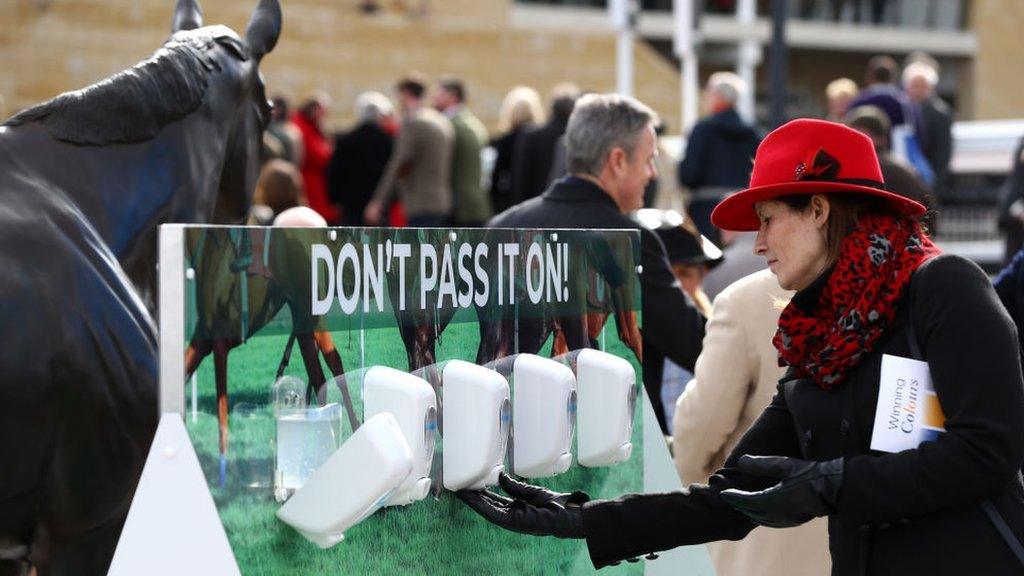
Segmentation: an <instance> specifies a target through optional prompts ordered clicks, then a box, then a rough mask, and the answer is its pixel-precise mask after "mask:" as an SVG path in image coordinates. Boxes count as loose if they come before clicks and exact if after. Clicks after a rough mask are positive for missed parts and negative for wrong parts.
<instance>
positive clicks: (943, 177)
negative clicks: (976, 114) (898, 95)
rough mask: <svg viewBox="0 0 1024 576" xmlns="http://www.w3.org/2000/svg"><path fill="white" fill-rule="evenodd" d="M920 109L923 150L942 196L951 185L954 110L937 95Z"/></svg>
mask: <svg viewBox="0 0 1024 576" xmlns="http://www.w3.org/2000/svg"><path fill="white" fill-rule="evenodd" d="M920 109H921V124H922V125H923V126H924V134H922V135H921V139H920V140H921V148H922V150H921V151H922V152H924V156H925V158H927V159H928V164H929V165H931V167H932V170H933V171H934V172H935V185H934V186H933V188H934V190H935V193H936V195H938V196H939V197H940V198H941V197H942V196H943V195H944V194H945V192H946V187H947V186H948V185H949V160H950V158H952V157H953V112H952V111H951V110H950V109H949V104H946V103H945V102H943V101H942V100H940V99H939V98H935V97H933V98H929V99H928V100H925V101H924V102H921V106H920ZM887 183H888V182H887Z"/></svg>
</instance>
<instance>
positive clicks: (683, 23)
mask: <svg viewBox="0 0 1024 576" xmlns="http://www.w3.org/2000/svg"><path fill="white" fill-rule="evenodd" d="M672 10H673V16H674V18H673V19H674V22H675V30H674V34H673V37H672V38H673V50H674V52H675V54H676V56H678V57H679V60H680V71H679V84H680V87H681V91H682V94H681V96H682V114H681V115H680V119H681V121H682V124H683V125H682V126H680V127H679V132H680V134H686V132H687V131H688V130H689V129H690V128H691V127H693V125H694V124H696V123H697V113H698V108H699V106H700V105H699V103H698V94H699V92H700V88H699V84H700V79H699V78H698V77H697V76H698V70H699V67H698V65H697V64H698V62H697V50H696V44H697V41H696V34H695V33H694V29H693V0H674V1H673V3H672Z"/></svg>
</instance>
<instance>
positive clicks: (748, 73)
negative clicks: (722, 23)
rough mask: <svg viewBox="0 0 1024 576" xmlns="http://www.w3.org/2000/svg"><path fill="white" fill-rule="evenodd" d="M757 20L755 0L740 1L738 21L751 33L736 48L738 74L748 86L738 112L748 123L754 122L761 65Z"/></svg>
mask: <svg viewBox="0 0 1024 576" xmlns="http://www.w3.org/2000/svg"><path fill="white" fill-rule="evenodd" d="M756 20H757V6H756V1H755V0H739V2H737V3H736V21H737V23H738V24H740V25H741V26H743V27H746V28H747V29H748V30H751V33H749V34H746V35H745V37H744V40H743V41H741V42H740V43H739V45H738V46H737V47H736V74H737V75H738V76H739V77H740V78H742V79H743V81H744V82H746V84H747V91H746V93H745V94H743V95H741V97H740V101H739V102H738V103H737V106H736V108H737V111H738V112H739V114H740V116H741V117H742V118H743V119H744V120H746V121H747V122H753V121H754V100H755V98H754V95H755V93H756V87H757V66H758V64H760V63H761V44H760V43H759V42H758V41H757V40H756V39H755V38H754V35H753V27H754V25H755V24H756Z"/></svg>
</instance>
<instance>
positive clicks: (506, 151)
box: [491, 127, 526, 214]
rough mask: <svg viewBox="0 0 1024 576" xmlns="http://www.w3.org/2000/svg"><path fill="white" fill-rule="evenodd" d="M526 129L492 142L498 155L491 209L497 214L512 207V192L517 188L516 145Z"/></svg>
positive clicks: (494, 171) (492, 177)
mask: <svg viewBox="0 0 1024 576" xmlns="http://www.w3.org/2000/svg"><path fill="white" fill-rule="evenodd" d="M525 133H526V128H522V127H520V128H515V129H512V130H509V131H508V133H507V134H505V135H504V136H502V137H500V138H496V139H495V140H493V141H492V142H491V146H493V147H494V151H495V152H496V153H497V155H496V156H495V158H494V170H493V171H492V172H491V207H492V208H494V213H495V214H500V213H501V212H504V211H505V210H507V209H508V207H509V206H511V205H512V190H513V188H514V187H515V170H514V168H513V162H514V157H515V152H516V144H517V143H518V142H519V141H520V140H522V136H523V135H524V134H525Z"/></svg>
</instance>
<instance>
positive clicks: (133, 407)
mask: <svg viewBox="0 0 1024 576" xmlns="http://www.w3.org/2000/svg"><path fill="white" fill-rule="evenodd" d="M172 22H173V25H172V36H171V37H170V39H168V40H167V42H165V43H164V44H163V46H161V47H160V48H159V49H158V50H157V51H156V52H155V53H154V54H153V56H151V57H150V58H148V59H146V60H144V61H142V62H141V63H139V64H137V65H136V66H134V67H132V68H130V69H128V70H125V71H123V72H121V73H118V74H115V75H114V76H112V77H110V78H108V79H106V80H104V81H102V82H99V83H96V84H94V85H92V86H89V87H87V88H83V89H81V90H76V91H73V92H67V93H64V94H61V95H59V96H57V97H55V98H53V99H52V100H50V101H48V102H45V103H42V104H39V105H37V106H33V107H30V108H27V109H25V110H24V111H22V112H20V113H18V114H17V115H15V116H13V117H12V118H10V119H8V120H7V121H5V122H4V123H3V124H2V125H0V205H2V206H3V210H2V211H0V260H2V261H3V262H4V274H3V275H0V317H2V318H3V319H4V321H3V322H0V337H2V338H3V341H4V343H5V345H4V346H3V348H2V350H0V438H3V439H4V441H3V442H0V446H2V447H0V461H3V462H8V463H16V465H13V466H9V467H7V468H5V471H4V482H3V483H0V518H2V519H3V523H2V528H0V542H3V543H4V544H3V547H4V551H3V556H2V558H3V560H0V572H5V571H6V568H7V563H10V562H13V563H15V567H14V570H15V573H20V572H18V571H19V570H21V569H22V568H26V569H27V568H28V567H32V568H34V569H35V570H36V571H37V572H38V573H39V574H105V573H106V570H107V566H108V565H109V563H110V559H111V557H112V555H113V552H114V548H115V546H116V543H117V539H118V535H119V534H120V532H121V526H122V524H123V522H124V519H125V516H126V514H127V512H128V508H129V505H130V503H131V500H132V496H133V494H134V491H135V486H136V483H137V482H138V479H139V475H140V474H141V471H142V466H143V463H144V461H145V459H146V454H147V452H148V451H149V448H150V441H151V440H152V437H153V433H154V431H155V429H156V425H157V421H158V399H157V395H158V383H157V370H158V359H157V332H156V326H155V323H154V322H153V320H152V318H151V316H150V313H149V311H147V305H148V306H150V307H151V308H150V309H155V294H156V235H157V227H158V225H159V224H161V223H164V222H186V223H201V222H209V221H211V220H215V219H219V220H220V221H223V222H237V221H239V220H240V219H241V218H242V216H243V215H244V214H245V212H246V211H247V210H248V205H249V198H250V196H251V194H252V190H253V184H254V182H255V178H256V175H257V171H258V169H259V163H258V161H259V146H260V142H261V136H262V131H263V128H264V127H265V125H266V122H267V119H268V116H269V111H270V110H269V105H268V104H267V100H266V97H265V95H264V90H263V84H262V82H261V81H260V75H259V64H260V61H261V60H262V58H263V57H264V56H265V55H266V54H267V53H268V52H270V51H271V49H273V47H274V45H275V44H276V42H277V39H278V36H279V34H280V30H281V11H280V7H279V6H278V4H277V2H276V0H263V1H262V2H260V4H259V7H258V8H257V9H256V11H255V12H254V14H253V15H252V18H251V20H250V22H249V25H248V28H247V31H246V34H245V36H244V37H242V36H239V35H238V34H236V33H235V32H233V31H232V30H230V29H229V28H226V27H224V26H209V27H202V12H201V11H200V9H199V7H198V5H197V4H196V3H195V2H193V1H188V0H182V1H180V2H178V4H177V7H176V9H175V11H174V15H173V19H172ZM9 439H11V441H8V440H9ZM14 439H16V441H15V440H14ZM9 551H13V552H9Z"/></svg>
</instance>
